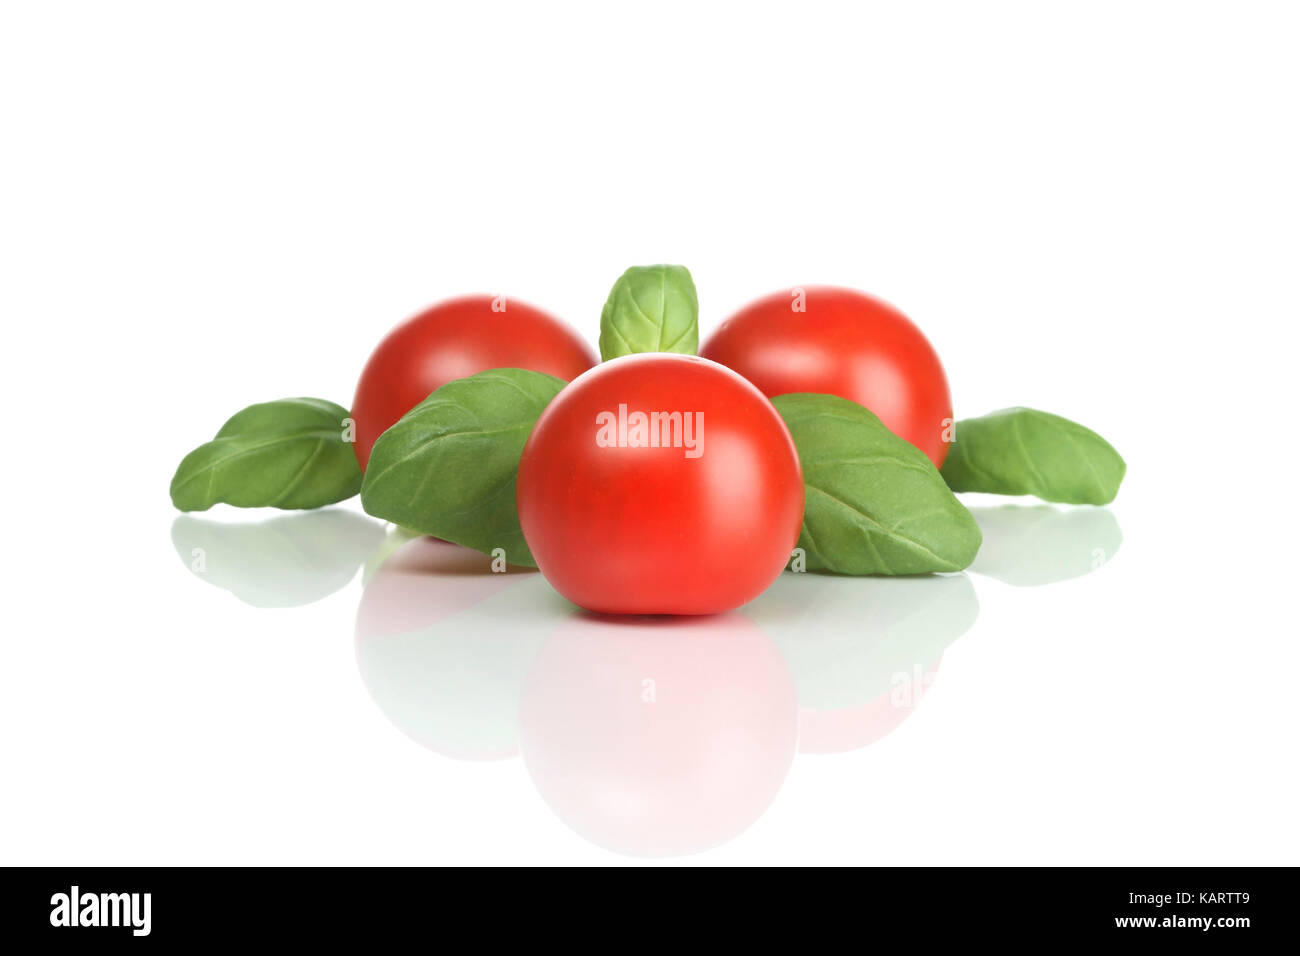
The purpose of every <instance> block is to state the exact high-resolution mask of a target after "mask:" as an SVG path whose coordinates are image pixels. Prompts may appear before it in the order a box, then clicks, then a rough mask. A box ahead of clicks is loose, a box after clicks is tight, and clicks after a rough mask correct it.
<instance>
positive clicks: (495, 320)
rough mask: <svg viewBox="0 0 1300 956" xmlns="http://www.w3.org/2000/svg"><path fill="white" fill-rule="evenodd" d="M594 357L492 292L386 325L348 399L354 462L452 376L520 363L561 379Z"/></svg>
mask: <svg viewBox="0 0 1300 956" xmlns="http://www.w3.org/2000/svg"><path fill="white" fill-rule="evenodd" d="M494 303H495V304H496V308H493V305H494ZM503 306H504V308H503ZM595 364H596V355H595V353H594V352H592V350H591V346H589V345H588V344H587V343H586V342H584V341H583V340H582V339H581V338H580V337H579V336H578V335H577V334H575V333H574V332H573V331H571V330H570V329H569V328H568V326H566V325H564V323H562V322H560V321H559V320H558V319H555V318H552V317H551V316H549V315H547V314H546V313H545V312H543V311H541V310H540V309H535V308H533V307H532V306H531V305H525V304H524V303H522V302H517V301H515V300H514V299H504V298H502V299H496V298H494V297H493V296H490V295H467V296H464V297H462V298H459V299H450V300H448V301H446V302H442V303H439V304H438V305H435V306H432V307H430V308H428V309H426V310H425V311H423V312H421V313H420V314H419V315H417V316H415V317H414V318H411V319H407V320H406V321H405V322H403V323H402V324H401V325H399V326H398V327H397V328H395V329H393V331H391V332H389V333H388V335H387V337H386V338H385V339H384V340H383V341H382V342H380V343H379V346H378V348H376V349H375V351H374V354H372V355H371V356H370V360H369V361H368V362H366V367H365V369H364V370H363V371H362V372H361V381H359V382H358V383H357V394H356V397H355V398H354V399H353V400H352V420H353V421H354V422H356V445H355V448H356V453H357V461H359V462H360V463H361V467H362V469H364V468H365V467H366V462H367V461H369V460H370V449H371V446H373V445H374V443H375V440H376V439H377V438H378V437H379V436H380V435H382V434H383V433H384V432H385V431H386V430H387V429H389V428H390V427H392V425H393V424H394V423H395V422H396V421H397V420H398V419H399V418H401V417H402V416H403V415H405V414H406V413H407V412H409V411H410V410H411V409H412V408H414V407H415V406H416V405H418V404H419V403H420V402H422V401H424V400H425V399H426V398H428V397H429V393H430V392H432V391H433V390H434V389H435V388H438V387H439V386H442V385H446V384H447V383H448V382H450V381H452V380H453V379H457V378H465V377H466V376H467V375H473V374H474V373H475V372H483V371H486V370H487V369H490V368H526V369H533V370H534V371H538V372H546V373H547V374H548V375H554V376H555V377H556V378H562V379H565V380H566V381H567V380H569V379H572V378H576V377H577V376H579V375H581V374H582V373H583V372H585V371H586V370H587V369H589V368H591V367H592V366H593V365H595Z"/></svg>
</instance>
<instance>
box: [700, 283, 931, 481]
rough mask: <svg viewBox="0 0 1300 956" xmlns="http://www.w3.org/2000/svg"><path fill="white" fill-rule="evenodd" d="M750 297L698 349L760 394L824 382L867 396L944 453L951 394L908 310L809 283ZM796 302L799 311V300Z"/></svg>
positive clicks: (858, 397) (879, 411)
mask: <svg viewBox="0 0 1300 956" xmlns="http://www.w3.org/2000/svg"><path fill="white" fill-rule="evenodd" d="M799 291H800V290H799V289H794V290H790V291H783V292H776V293H773V294H772V295H769V296H767V297H765V298H762V299H759V300H758V301H756V302H752V303H750V304H749V305H747V306H745V308H743V309H741V310H740V311H739V312H737V313H736V314H735V315H733V316H732V317H731V318H729V319H727V321H726V322H724V323H722V326H721V327H720V328H719V329H718V331H717V332H715V333H714V334H713V336H712V337H711V338H710V339H709V340H708V342H706V343H705V345H704V348H702V349H701V350H700V354H701V355H702V356H704V357H705V358H707V359H712V360H713V361H715V362H721V363H722V364H723V365H725V366H727V368H730V369H734V370H735V371H737V372H739V373H740V374H741V375H743V376H745V378H747V379H749V380H750V381H751V382H753V383H754V384H755V385H757V386H758V387H759V389H760V390H761V391H762V392H763V394H764V395H768V396H776V395H785V394H788V393H790V392H824V393H826V394H829V395H838V396H840V398H847V399H849V401H853V402H857V403H858V404H859V405H864V406H866V407H867V408H869V409H871V411H873V412H875V413H876V416H877V417H878V418H879V419H880V420H881V421H882V422H884V424H885V427H886V428H888V429H889V430H890V431H892V432H893V433H894V434H895V435H899V436H901V437H903V438H906V439H907V440H908V441H910V442H911V443H912V444H913V445H915V446H916V447H917V448H919V449H921V451H923V452H925V454H926V456H927V457H929V459H930V460H931V461H932V462H934V466H935V467H936V468H938V467H940V466H941V465H943V460H944V458H945V457H947V455H948V435H950V434H951V432H950V431H949V428H948V426H949V425H951V423H952V396H951V394H950V393H949V391H948V378H947V376H946V375H944V372H943V365H942V364H940V362H939V356H938V354H937V353H936V352H935V350H934V348H933V346H931V345H930V343H929V341H928V340H927V339H926V337H925V336H924V335H923V334H921V330H920V329H918V328H917V327H916V326H915V325H914V324H912V322H911V320H910V319H908V317H907V316H905V315H903V313H902V312H899V311H898V310H897V309H895V308H894V307H893V306H892V305H889V304H888V303H886V302H882V301H881V300H880V299H877V298H875V297H873V296H869V295H867V294H866V293H865V292H857V291H855V290H853V289H838V288H833V287H829V286H808V287H805V288H803V289H802V292H803V298H802V301H800V299H799V298H798V297H797V295H796V294H797V293H798V292H799ZM798 305H802V306H803V307H804V310H803V311H798V310H797V308H796V307H797V306H798Z"/></svg>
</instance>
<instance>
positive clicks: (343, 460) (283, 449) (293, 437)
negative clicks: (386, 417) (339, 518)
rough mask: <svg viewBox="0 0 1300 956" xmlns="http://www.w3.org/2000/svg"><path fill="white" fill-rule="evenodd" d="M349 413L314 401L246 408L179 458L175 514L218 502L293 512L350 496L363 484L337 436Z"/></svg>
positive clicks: (349, 452) (287, 401) (353, 460)
mask: <svg viewBox="0 0 1300 956" xmlns="http://www.w3.org/2000/svg"><path fill="white" fill-rule="evenodd" d="M347 417H348V412H347V409H345V408H343V407H342V406H341V405H335V404H334V403H333V402H327V401H325V400H324V399H320V398H285V399H281V400H280V401H277V402H264V403H262V404H260V405H250V406H248V407H247V408H245V409H244V410H243V411H241V412H238V413H236V414H235V416H234V417H233V418H231V419H230V420H229V421H228V422H226V424H224V425H222V426H221V431H219V432H217V437H216V438H214V439H213V440H212V441H210V442H208V443H207V444H206V445H200V446H199V447H198V448H196V449H194V450H193V451H192V452H190V453H189V454H188V455H186V456H185V457H184V459H182V460H181V463H180V466H179V467H178V468H177V469H176V474H175V476H174V477H173V478H172V486H171V495H172V503H173V504H174V505H176V507H177V508H179V509H180V510H181V511H205V510H207V509H208V508H211V507H212V506H213V505H214V504H217V503H218V502H225V503H226V504H231V505H235V506H236V507H239V508H262V507H271V508H285V509H291V508H319V507H321V506H322V505H329V504H333V503H334V502H336V501H342V500H343V499H344V498H351V497H352V496H353V495H355V494H356V493H357V491H359V490H360V488H361V468H360V466H359V465H358V464H357V456H356V454H355V452H354V451H353V450H352V445H351V444H350V443H349V442H346V441H344V440H343V433H344V424H343V420H344V419H345V418H347Z"/></svg>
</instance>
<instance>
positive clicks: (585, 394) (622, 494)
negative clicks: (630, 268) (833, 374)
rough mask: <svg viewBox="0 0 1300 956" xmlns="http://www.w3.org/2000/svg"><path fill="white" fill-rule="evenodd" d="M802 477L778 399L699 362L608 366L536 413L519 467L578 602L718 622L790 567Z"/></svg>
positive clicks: (658, 358) (563, 581)
mask: <svg viewBox="0 0 1300 956" xmlns="http://www.w3.org/2000/svg"><path fill="white" fill-rule="evenodd" d="M803 493H804V492H803V475H802V473H801V471H800V468H799V458H798V455H797V454H796V452H795V447H794V442H793V441H792V440H791V438H790V433H789V431H787V430H786V427H785V423H784V422H783V421H782V420H781V417H780V416H779V415H778V414H777V412H776V409H775V408H773V407H772V403H771V402H769V401H768V400H767V399H766V398H764V397H763V396H762V394H760V393H759V391H758V390H757V389H756V388H754V386H753V385H751V384H750V383H749V382H747V381H745V380H744V379H743V378H741V377H740V376H739V375H737V374H736V373H735V372H732V371H730V370H728V369H725V368H723V367H722V366H721V365H717V364H716V363H714V362H709V361H706V360H704V359H701V358H697V357H695V356H693V355H692V356H688V355H670V354H666V353H646V354H640V355H629V356H625V357H623V358H619V359H615V360H613V361H611V362H606V363H604V364H603V365H598V366H597V367H596V368H594V369H592V370H591V371H589V372H587V373H585V374H584V375H582V376H581V377H579V378H578V379H576V380H575V381H574V382H573V383H571V384H570V385H569V386H567V387H566V388H565V389H564V390H563V391H562V392H560V394H559V395H557V396H556V397H555V399H554V401H552V402H551V404H550V405H549V406H547V408H546V411H544V412H543V413H542V416H541V418H539V419H538V421H537V425H536V427H535V428H534V429H533V432H532V434H531V436H529V439H528V443H527V444H526V445H525V446H524V452H523V457H522V459H521V461H520V463H519V478H518V483H517V489H516V501H517V503H518V506H519V521H520V524H521V526H522V528H523V532H524V538H525V540H526V541H527V542H528V547H529V549H530V550H531V551H532V553H533V557H534V558H535V559H536V561H537V566H538V567H539V568H540V569H541V571H542V573H543V574H544V575H545V576H546V579H547V580H548V581H550V582H551V584H552V585H553V586H554V587H555V589H556V590H557V591H559V592H560V593H561V594H563V595H564V596H565V597H567V598H568V599H569V600H570V601H572V602H573V603H575V604H577V605H580V606H581V607H585V608H587V609H588V610H592V611H598V612H603V613H612V614H713V613H717V612H721V611H727V610H730V609H731V608H734V607H738V606H739V605H741V604H744V603H745V602H746V601H749V600H751V599H753V598H755V597H757V596H758V595H759V594H760V593H761V592H762V591H763V590H764V589H765V588H766V587H767V586H768V585H769V584H771V583H772V581H773V580H775V579H776V577H777V575H779V574H780V573H781V569H782V568H783V567H785V564H786V562H787V561H789V559H790V552H791V550H792V549H793V548H794V546H795V543H796V541H797V540H798V538H799V528H800V525H801V524H802V522H803Z"/></svg>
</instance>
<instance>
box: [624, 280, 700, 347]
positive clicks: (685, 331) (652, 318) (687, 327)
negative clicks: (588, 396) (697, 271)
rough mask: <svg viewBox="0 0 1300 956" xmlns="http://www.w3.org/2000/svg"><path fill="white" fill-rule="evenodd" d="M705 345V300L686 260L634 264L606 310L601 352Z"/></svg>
mask: <svg viewBox="0 0 1300 956" xmlns="http://www.w3.org/2000/svg"><path fill="white" fill-rule="evenodd" d="M699 347H700V303H699V299H698V298H697V297H696V295H695V283H694V282H693V281H692V280H691V274H690V272H689V271H688V270H687V268H686V267H685V266H633V267H632V268H631V269H628V270H627V271H626V272H624V273H623V275H622V276H620V277H619V280H618V281H617V282H615V283H614V288H612V289H610V290H609V298H608V299H607V300H606V301H605V308H604V309H602V310H601V313H600V357H601V359H602V360H603V361H606V362H608V361H609V360H610V359H612V358H618V357H619V356H621V355H633V354H635V353H637V352H681V353H682V354H683V355H694V354H695V353H696V351H697V350H698V349H699Z"/></svg>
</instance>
